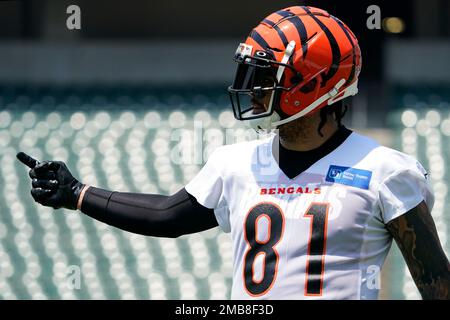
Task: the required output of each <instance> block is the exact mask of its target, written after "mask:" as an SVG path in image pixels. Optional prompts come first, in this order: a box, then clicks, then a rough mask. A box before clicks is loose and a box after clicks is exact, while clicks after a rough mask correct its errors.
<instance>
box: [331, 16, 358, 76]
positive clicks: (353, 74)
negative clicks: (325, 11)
mask: <svg viewBox="0 0 450 320" xmlns="http://www.w3.org/2000/svg"><path fill="white" fill-rule="evenodd" d="M331 18H332V19H333V20H334V21H336V22H337V24H338V25H339V26H340V27H341V29H342V31H344V33H345V36H346V37H347V39H348V41H349V42H350V44H351V45H352V51H353V66H352V70H351V71H350V75H349V77H348V79H347V82H346V84H349V83H350V82H352V80H353V78H354V77H355V69H356V49H355V43H354V42H353V40H352V37H351V36H350V33H349V32H348V31H347V29H346V28H345V26H344V24H343V23H342V22H341V20H339V19H337V18H336V17H333V16H331Z"/></svg>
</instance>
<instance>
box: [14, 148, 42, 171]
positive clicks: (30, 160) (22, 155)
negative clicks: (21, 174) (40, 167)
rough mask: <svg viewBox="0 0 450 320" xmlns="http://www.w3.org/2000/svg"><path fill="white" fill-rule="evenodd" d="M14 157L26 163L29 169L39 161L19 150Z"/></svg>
mask: <svg viewBox="0 0 450 320" xmlns="http://www.w3.org/2000/svg"><path fill="white" fill-rule="evenodd" d="M16 157H17V159H18V160H19V161H20V162H22V163H23V164H24V165H26V166H27V167H29V168H31V169H33V168H34V167H35V166H36V165H37V164H38V163H39V161H37V160H36V159H34V158H32V157H30V156H29V155H27V154H26V153H25V152H19V153H18V154H17V155H16Z"/></svg>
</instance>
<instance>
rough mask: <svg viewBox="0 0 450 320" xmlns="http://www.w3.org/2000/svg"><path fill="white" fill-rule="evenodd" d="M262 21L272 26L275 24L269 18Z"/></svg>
mask: <svg viewBox="0 0 450 320" xmlns="http://www.w3.org/2000/svg"><path fill="white" fill-rule="evenodd" d="M262 22H264V23H265V24H267V25H269V26H271V27H273V26H274V25H275V22H272V21H270V20H269V19H264V20H263V21H262Z"/></svg>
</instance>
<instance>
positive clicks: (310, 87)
mask: <svg viewBox="0 0 450 320" xmlns="http://www.w3.org/2000/svg"><path fill="white" fill-rule="evenodd" d="M316 86H317V79H316V78H314V79H311V80H310V81H308V82H307V83H306V84H305V85H304V86H303V87H301V88H300V89H299V91H300V92H302V93H310V92H312V91H314V89H315V88H316Z"/></svg>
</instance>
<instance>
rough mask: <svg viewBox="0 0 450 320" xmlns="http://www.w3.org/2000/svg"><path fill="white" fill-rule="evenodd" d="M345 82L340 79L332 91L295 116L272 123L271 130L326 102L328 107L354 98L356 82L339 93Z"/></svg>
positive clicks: (356, 91)
mask: <svg viewBox="0 0 450 320" xmlns="http://www.w3.org/2000/svg"><path fill="white" fill-rule="evenodd" d="M345 82H346V80H345V79H341V80H340V81H339V82H338V83H337V84H336V85H335V86H334V87H333V89H331V90H330V91H328V92H327V93H325V94H324V95H323V96H321V97H320V98H318V99H317V100H316V101H314V102H313V103H311V104H310V105H309V106H307V107H306V108H305V109H303V110H302V111H300V112H299V113H296V114H294V115H292V116H290V117H289V118H286V119H283V120H280V121H276V122H272V123H271V125H272V128H273V129H274V128H275V127H278V126H280V125H283V124H285V123H288V122H291V121H293V120H296V119H298V118H301V117H303V116H305V115H306V114H308V113H310V112H312V111H313V110H315V109H316V108H317V107H318V106H320V105H321V104H322V103H324V102H325V101H327V100H328V105H330V104H333V103H335V102H336V101H339V100H342V99H344V98H346V97H348V96H354V95H355V94H357V93H358V82H357V81H355V82H354V83H352V84H351V85H350V86H348V87H347V88H346V89H345V90H343V91H341V92H339V89H340V88H342V86H343V85H344V84H345ZM339 93H341V94H342V93H344V94H342V95H340V96H338V94H339Z"/></svg>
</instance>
